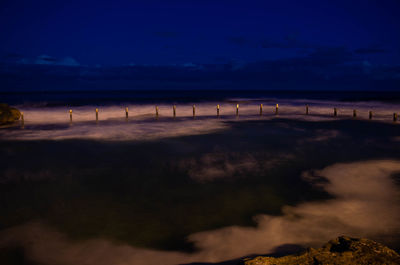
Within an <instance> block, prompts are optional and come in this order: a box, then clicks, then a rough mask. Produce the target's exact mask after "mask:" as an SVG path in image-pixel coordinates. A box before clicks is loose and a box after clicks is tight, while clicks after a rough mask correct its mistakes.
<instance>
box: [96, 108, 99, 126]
mask: <svg viewBox="0 0 400 265" xmlns="http://www.w3.org/2000/svg"><path fill="white" fill-rule="evenodd" d="M98 122H99V109H98V108H96V123H98Z"/></svg>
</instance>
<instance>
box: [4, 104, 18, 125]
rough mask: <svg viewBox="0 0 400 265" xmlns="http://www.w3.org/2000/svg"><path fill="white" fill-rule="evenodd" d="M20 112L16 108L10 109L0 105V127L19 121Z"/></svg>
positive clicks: (6, 105) (5, 105)
mask: <svg viewBox="0 0 400 265" xmlns="http://www.w3.org/2000/svg"><path fill="white" fill-rule="evenodd" d="M20 117H21V112H20V111H19V110H17V109H16V108H11V107H10V106H8V104H5V103H0V125H3V124H7V123H12V122H14V121H16V120H19V118H20Z"/></svg>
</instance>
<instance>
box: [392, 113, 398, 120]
mask: <svg viewBox="0 0 400 265" xmlns="http://www.w3.org/2000/svg"><path fill="white" fill-rule="evenodd" d="M393 121H394V122H396V121H397V113H393Z"/></svg>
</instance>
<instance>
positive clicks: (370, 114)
mask: <svg viewBox="0 0 400 265" xmlns="http://www.w3.org/2000/svg"><path fill="white" fill-rule="evenodd" d="M369 119H370V120H372V111H369Z"/></svg>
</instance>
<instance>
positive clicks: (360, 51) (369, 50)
mask: <svg viewBox="0 0 400 265" xmlns="http://www.w3.org/2000/svg"><path fill="white" fill-rule="evenodd" d="M385 52H387V50H385V49H381V48H359V49H356V50H354V53H356V54H376V53H385Z"/></svg>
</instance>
